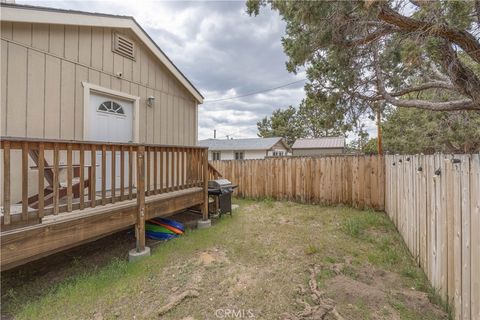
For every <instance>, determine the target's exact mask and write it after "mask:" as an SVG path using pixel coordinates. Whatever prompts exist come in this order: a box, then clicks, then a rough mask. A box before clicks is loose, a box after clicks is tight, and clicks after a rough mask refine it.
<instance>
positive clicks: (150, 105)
mask: <svg viewBox="0 0 480 320" xmlns="http://www.w3.org/2000/svg"><path fill="white" fill-rule="evenodd" d="M154 103H155V97H154V96H150V97H148V98H147V106H149V107H153V104H154Z"/></svg>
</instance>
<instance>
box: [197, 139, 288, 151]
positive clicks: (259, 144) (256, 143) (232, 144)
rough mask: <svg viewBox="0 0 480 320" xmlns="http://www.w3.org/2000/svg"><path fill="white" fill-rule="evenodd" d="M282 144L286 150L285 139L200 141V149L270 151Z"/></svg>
mask: <svg viewBox="0 0 480 320" xmlns="http://www.w3.org/2000/svg"><path fill="white" fill-rule="evenodd" d="M278 142H281V143H282V144H283V145H284V146H285V148H286V149H288V147H287V146H286V145H285V143H284V142H283V138H280V137H273V138H250V139H228V140H227V139H206V140H200V141H198V145H199V146H200V147H208V148H209V149H210V150H213V151H226V150H269V149H271V148H272V147H273V146H274V145H275V144H277V143H278Z"/></svg>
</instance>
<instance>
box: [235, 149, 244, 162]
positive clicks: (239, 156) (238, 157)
mask: <svg viewBox="0 0 480 320" xmlns="http://www.w3.org/2000/svg"><path fill="white" fill-rule="evenodd" d="M243 156H244V155H243V151H242V152H235V160H243Z"/></svg>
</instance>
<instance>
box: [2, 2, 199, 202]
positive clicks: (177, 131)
mask: <svg viewBox="0 0 480 320" xmlns="http://www.w3.org/2000/svg"><path fill="white" fill-rule="evenodd" d="M0 73H1V77H2V78H1V103H0V104H1V120H0V135H1V136H4V137H28V138H43V139H64V140H80V141H82V140H83V141H85V140H87V141H109V142H138V143H149V144H171V145H180V146H193V145H195V144H196V141H197V123H198V104H200V103H202V101H203V97H202V95H201V94H200V93H199V91H198V90H197V89H196V88H195V87H194V86H193V85H192V83H190V81H189V80H188V79H187V78H186V77H185V76H184V75H183V74H182V73H181V71H180V70H179V69H178V68H177V67H176V66H175V65H174V64H173V62H172V61H171V60H170V59H169V58H168V57H167V56H166V55H165V54H164V53H163V52H162V50H161V49H160V48H159V46H158V45H157V44H156V43H155V42H154V41H153V40H152V39H151V38H150V37H149V35H148V34H147V33H146V32H145V31H144V30H143V29H142V27H141V26H140V25H139V24H138V23H137V22H136V21H135V19H134V18H133V17H128V16H117V15H107V14H97V13H95V14H94V13H87V12H79V11H70V10H59V9H51V8H43V7H33V6H25V5H14V4H3V3H2V4H1V72H0ZM11 157H12V159H11V163H12V164H18V163H20V162H21V161H20V159H21V155H20V153H12V156H11ZM29 161H30V165H33V163H32V162H31V160H29ZM60 161H61V163H60V164H62V162H64V161H65V159H64V158H61V160H60ZM12 172H15V165H13V166H12ZM107 172H108V169H107ZM30 174H33V175H34V174H35V173H34V172H32V173H29V175H30ZM32 180H33V179H30V181H32ZM20 183H21V181H20V179H13V180H12V190H16V189H18V185H17V184H20ZM37 191H38V190H36V186H35V185H31V186H29V194H34V193H35V192H37ZM12 192H13V191H12ZM12 200H18V195H15V194H12Z"/></svg>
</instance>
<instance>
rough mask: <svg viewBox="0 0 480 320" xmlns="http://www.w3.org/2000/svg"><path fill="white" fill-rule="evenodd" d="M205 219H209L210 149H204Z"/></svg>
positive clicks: (203, 208)
mask: <svg viewBox="0 0 480 320" xmlns="http://www.w3.org/2000/svg"><path fill="white" fill-rule="evenodd" d="M202 217H203V220H208V149H204V150H203V206H202Z"/></svg>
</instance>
